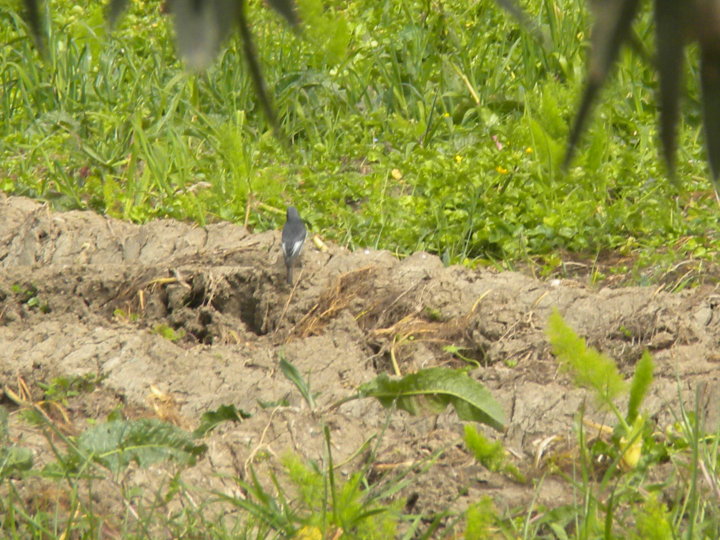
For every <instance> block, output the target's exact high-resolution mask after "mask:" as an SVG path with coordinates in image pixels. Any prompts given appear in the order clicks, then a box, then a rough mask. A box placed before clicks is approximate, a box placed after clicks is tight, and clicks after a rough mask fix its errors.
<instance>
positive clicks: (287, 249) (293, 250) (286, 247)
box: [282, 235, 305, 259]
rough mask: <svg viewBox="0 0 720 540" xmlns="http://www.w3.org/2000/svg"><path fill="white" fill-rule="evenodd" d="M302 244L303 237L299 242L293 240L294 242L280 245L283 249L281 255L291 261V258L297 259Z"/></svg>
mask: <svg viewBox="0 0 720 540" xmlns="http://www.w3.org/2000/svg"><path fill="white" fill-rule="evenodd" d="M304 243H305V236H304V235H303V237H302V238H300V239H299V240H295V242H292V243H291V242H287V243H284V244H283V245H282V249H283V255H285V258H286V259H292V258H293V257H297V256H298V255H299V254H300V250H301V249H302V247H303V244H304Z"/></svg>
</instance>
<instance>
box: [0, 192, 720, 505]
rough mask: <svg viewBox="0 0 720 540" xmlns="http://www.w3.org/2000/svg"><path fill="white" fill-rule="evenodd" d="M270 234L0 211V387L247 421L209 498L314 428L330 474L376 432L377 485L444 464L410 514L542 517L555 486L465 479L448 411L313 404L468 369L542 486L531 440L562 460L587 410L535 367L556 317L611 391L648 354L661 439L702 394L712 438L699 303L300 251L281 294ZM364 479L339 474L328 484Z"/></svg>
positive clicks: (28, 208)
mask: <svg viewBox="0 0 720 540" xmlns="http://www.w3.org/2000/svg"><path fill="white" fill-rule="evenodd" d="M278 237H279V234H278V232H276V231H271V232H267V233H262V234H257V235H255V234H249V233H248V232H247V231H246V230H244V229H242V228H241V227H238V226H235V225H231V224H227V223H223V224H216V225H209V226H208V227H206V228H199V227H194V226H191V225H187V224H182V223H177V222H174V221H171V220H165V221H156V222H152V223H148V224H147V225H143V226H137V225H133V224H129V223H125V222H121V221H117V220H113V219H108V218H105V217H102V216H99V215H96V214H92V213H89V212H67V213H54V212H51V211H50V210H48V209H47V208H46V207H45V206H43V205H40V204H38V203H37V202H33V201H30V200H27V199H23V198H15V197H11V198H3V199H0V267H2V274H1V276H0V322H2V324H1V325H0V350H2V351H3V354H2V355H0V376H1V377H2V379H3V380H4V381H15V380H16V379H17V377H18V376H19V377H21V378H23V380H25V381H26V382H27V383H28V384H29V385H30V386H33V385H34V384H37V383H38V382H45V381H47V379H48V378H49V377H54V376H58V375H85V374H88V373H92V374H96V375H97V376H98V379H99V380H101V381H102V382H101V383H100V389H99V390H98V392H93V393H90V394H88V395H87V400H88V401H89V402H88V403H85V404H84V405H83V407H77V409H76V410H75V409H73V419H74V421H75V422H77V424H78V426H82V425H84V415H86V414H87V411H90V410H94V411H95V417H96V418H100V417H102V415H103V414H106V413H108V412H110V410H111V409H112V407H115V406H117V403H118V402H121V403H122V404H123V407H125V408H131V409H132V408H134V409H132V410H137V411H145V412H144V413H142V414H152V409H151V407H150V406H149V405H148V395H149V394H150V388H151V386H152V385H155V386H156V387H159V388H160V389H161V390H162V391H163V392H166V393H168V394H169V395H172V396H173V397H174V398H175V400H176V401H177V404H178V405H177V409H178V415H179V418H180V419H181V421H182V422H184V423H185V425H187V426H193V425H195V424H196V423H197V421H198V419H199V416H200V415H201V414H202V413H203V412H205V411H207V410H209V409H211V408H216V407H218V406H219V405H222V404H229V403H232V404H235V405H236V406H237V407H238V408H240V409H243V410H245V411H247V412H249V413H251V414H252V417H251V418H250V419H248V420H246V421H244V422H243V423H241V424H232V425H230V424H228V425H223V426H222V427H221V428H219V429H218V430H217V431H216V432H213V433H212V434H211V436H210V437H209V448H210V449H209V454H208V456H207V458H206V459H204V460H203V461H202V462H201V463H200V464H199V465H198V466H197V467H195V468H194V469H192V470H189V471H186V475H187V477H188V481H196V482H197V483H198V484H200V485H203V486H206V487H212V488H214V489H220V490H223V489H226V487H225V486H224V484H223V483H222V482H220V481H219V480H218V476H217V475H216V474H215V473H220V474H228V475H234V474H238V462H240V463H245V462H246V461H247V462H248V463H249V462H251V461H252V459H253V456H255V455H256V454H257V452H258V451H259V450H260V449H264V450H268V451H269V452H270V455H275V456H279V455H282V454H283V452H285V451H288V450H292V451H295V452H298V453H300V454H302V455H303V456H305V457H307V458H311V459H319V458H320V457H322V456H323V455H324V449H323V440H322V436H321V428H320V420H322V421H324V422H326V423H327V424H328V425H329V426H330V427H331V432H332V437H333V445H334V451H335V452H336V455H335V456H334V457H335V461H336V462H337V463H344V462H345V460H346V459H348V458H350V457H351V456H353V455H354V453H355V452H356V451H357V450H358V449H359V448H360V447H361V446H362V445H363V443H365V442H366V441H367V440H368V438H369V437H370V436H371V435H373V434H376V433H381V432H383V433H384V435H383V436H382V439H381V442H380V443H379V445H378V449H377V459H378V462H379V463H381V464H383V467H385V468H384V469H383V470H384V471H390V470H400V469H403V468H407V467H416V466H418V464H420V463H422V462H423V460H424V459H426V458H427V457H428V455H430V454H432V452H434V451H436V450H438V449H442V448H445V452H444V454H443V455H442V457H441V458H440V459H439V461H438V464H437V465H436V466H435V467H432V468H431V469H430V470H429V472H427V473H426V474H424V475H422V476H420V477H419V478H418V479H417V480H416V482H415V484H414V485H412V486H410V487H409V488H408V489H406V490H405V491H404V492H403V493H402V494H403V495H406V496H411V495H412V497H413V501H414V509H415V511H416V512H422V511H436V510H437V511H440V510H443V509H445V508H447V507H448V506H449V507H451V508H454V509H462V508H464V507H465V506H467V504H468V503H470V502H473V501H475V500H477V499H478V498H479V497H480V496H482V495H484V494H490V495H491V496H492V497H493V498H494V499H495V500H496V502H497V504H498V506H500V507H514V506H519V505H523V504H527V503H528V502H529V501H531V500H533V498H534V497H535V496H537V502H538V503H539V504H546V505H548V506H554V505H557V504H560V503H563V502H568V501H569V500H570V499H571V498H572V496H573V495H572V491H571V490H568V489H567V485H566V484H564V483H563V482H561V481H560V480H558V479H546V480H545V481H544V482H543V483H542V485H541V487H540V488H538V492H537V493H536V491H535V488H533V487H532V486H526V485H520V484H517V483H514V482H513V481H511V480H509V479H508V478H506V477H504V476H502V475H500V474H496V473H490V472H488V471H486V470H484V469H482V467H480V466H479V465H477V464H476V463H475V461H474V460H473V459H471V457H470V456H469V455H468V454H467V453H466V451H465V450H464V449H463V447H462V445H459V444H458V441H459V440H460V437H461V436H462V423H461V422H459V421H458V419H457V417H456V416H455V415H454V413H451V412H448V413H444V414H442V415H440V417H439V418H437V419H435V418H413V417H409V416H408V415H406V414H405V413H394V414H393V415H392V418H391V420H390V422H389V424H388V414H389V413H388V412H387V411H385V410H384V409H382V408H380V407H379V405H377V404H376V403H374V402H371V401H369V400H360V401H351V402H349V403H347V404H345V405H343V406H341V407H339V408H337V409H329V406H330V405H332V404H333V403H334V402H336V401H337V400H339V399H342V398H344V397H346V396H348V395H351V394H352V393H353V392H354V391H355V389H356V388H357V387H358V386H359V385H360V384H362V383H364V382H367V381H369V380H371V379H372V378H374V377H375V376H376V375H377V374H378V372H392V368H391V358H394V359H395V360H396V362H397V363H398V365H399V367H400V369H401V371H402V372H403V373H410V372H412V371H415V370H417V369H421V368H426V367H431V366H436V365H446V366H466V365H468V363H470V364H471V365H472V366H476V365H477V366H478V367H474V369H473V370H472V372H471V374H472V376H473V377H475V378H477V379H479V380H481V381H482V382H483V383H484V384H485V385H487V386H488V387H489V388H490V389H491V391H492V393H493V394H494V395H495V396H496V398H497V399H498V400H499V401H500V402H501V403H502V405H503V406H504V408H505V410H506V412H507V416H508V418H509V423H508V430H507V432H506V433H505V434H503V435H502V436H501V437H502V439H503V442H504V444H505V445H506V447H507V448H508V449H510V450H511V451H512V452H513V454H514V455H515V456H517V461H518V464H519V466H520V467H521V468H522V469H523V470H525V471H527V472H528V473H529V474H530V476H533V475H535V476H538V477H539V476H541V475H542V474H543V472H544V469H543V464H542V463H540V464H539V465H536V464H535V459H536V456H537V452H538V443H539V441H542V440H545V439H547V438H548V437H551V436H556V437H557V440H558V441H565V443H566V444H567V445H572V444H573V441H575V436H574V434H573V424H574V419H575V416H576V413H577V411H578V409H579V408H580V407H581V405H582V404H583V403H584V402H586V401H587V398H588V394H587V392H585V391H583V390H580V389H577V388H574V387H573V386H572V385H571V384H570V383H569V381H568V379H567V377H566V376H565V375H563V374H562V373H559V372H558V368H557V364H556V362H555V360H554V359H553V358H552V356H551V355H550V353H549V348H548V345H547V342H546V339H545V335H544V327H545V324H546V322H547V319H548V316H549V315H550V313H551V312H552V310H553V309H558V310H559V311H560V313H561V314H562V315H563V316H564V317H565V319H566V321H567V322H568V324H570V325H571V326H572V327H573V328H574V329H575V330H576V331H577V332H578V333H579V334H580V335H582V336H583V337H585V338H586V339H587V340H588V342H589V343H590V344H591V345H593V346H595V347H597V348H599V349H600V350H601V351H603V352H606V353H608V354H610V355H611V356H613V357H614V358H616V359H617V360H618V362H619V364H620V366H621V369H622V370H623V371H624V372H625V373H626V374H628V375H629V374H631V373H632V370H633V367H634V365H635V363H636V361H637V360H638V358H639V357H640V355H641V354H642V352H643V351H644V350H645V349H649V350H650V351H651V352H652V353H653V355H654V359H655V362H656V366H657V367H656V369H657V374H656V375H657V379H656V381H655V382H654V383H653V386H652V387H651V391H650V395H649V397H648V399H647V401H646V408H647V410H648V412H649V414H650V415H651V416H652V417H653V418H655V419H656V420H657V422H658V424H659V425H660V426H661V427H662V426H665V425H667V424H668V423H670V422H673V421H674V417H673V412H674V411H677V407H678V402H679V400H680V399H682V400H684V402H685V404H686V405H688V406H689V408H692V403H693V402H694V396H695V391H696V389H697V388H698V383H699V382H701V381H704V382H705V383H706V384H705V385H704V393H703V395H702V406H703V413H704V414H705V420H706V422H707V425H708V427H709V428H710V429H712V428H714V427H715V426H716V425H717V422H718V411H719V410H720V400H719V392H720V390H719V388H720V386H719V385H718V379H719V378H720V367H719V366H720V353H718V349H717V344H718V343H720V295H718V294H717V291H716V289H715V288H714V287H711V286H707V285H706V286H703V287H701V288H698V289H694V290H686V291H683V292H682V293H678V294H667V293H657V292H656V291H655V290H654V289H652V288H640V287H631V288H624V289H600V290H592V289H588V288H586V287H584V286H583V285H582V284H580V283H578V282H575V281H571V280H565V281H557V280H555V281H552V282H545V281H540V280H536V279H532V278H530V277H528V276H525V275H522V274H518V273H512V272H505V273H493V272H489V271H484V270H480V271H474V270H469V269H467V268H462V267H444V266H443V265H442V263H441V262H440V260H439V259H438V258H437V257H434V256H430V255H428V254H425V253H416V254H415V255H413V256H411V257H408V258H406V259H404V260H398V259H397V258H395V257H394V256H392V255H391V254H390V253H387V252H382V251H380V252H378V251H364V250H359V251H356V252H353V253H350V252H348V251H347V250H344V249H342V248H338V247H330V248H329V249H328V251H326V252H319V251H317V250H316V249H315V248H314V247H313V245H312V243H311V242H308V244H307V250H306V252H305V254H304V261H303V268H302V271H301V272H298V274H300V277H299V280H298V282H297V284H296V286H295V287H294V288H290V287H288V285H287V284H286V283H285V273H284V266H283V264H282V260H281V256H280V250H279V244H278V240H279V238H278ZM163 327H168V328H171V329H173V331H174V332H175V335H174V338H175V340H174V341H171V340H169V339H166V337H163V335H162V332H160V331H159V330H158V329H159V328H163ZM449 346H450V347H449ZM281 356H284V357H285V358H287V359H288V360H289V361H291V362H292V363H293V364H295V365H296V367H297V368H298V370H299V371H300V372H301V373H302V374H303V376H304V377H306V378H307V379H308V380H309V381H310V384H311V388H312V391H313V393H314V394H315V395H316V400H317V403H318V410H317V411H315V413H313V412H312V411H310V410H308V408H307V406H306V404H305V403H304V402H303V401H302V399H301V398H300V396H299V394H298V392H297V390H296V389H295V387H294V386H293V385H292V384H291V383H289V382H288V381H287V380H286V379H285V378H284V377H283V375H282V374H281V373H280V372H279V370H278V361H279V358H280V357H281ZM678 394H680V395H678ZM108 395H110V396H113V399H108V397H107V396H108ZM93 400H97V407H96V408H95V409H93V406H92V403H93ZM267 403H275V404H279V403H287V405H282V406H281V405H278V406H275V407H272V408H266V407H264V406H263V405H262V404H267ZM587 408H588V415H589V416H591V417H593V419H594V420H595V421H596V422H598V423H602V422H610V419H609V418H607V417H606V416H605V415H604V414H600V413H596V412H594V411H593V410H592V406H591V403H590V402H588V403H587ZM138 414H140V413H138ZM386 424H387V425H388V427H387V429H384V427H385V426H386ZM383 430H384V431H383ZM558 444H560V443H558ZM38 445H39V446H38V451H39V452H41V455H44V459H47V460H50V459H52V454H51V453H50V451H49V450H48V449H47V448H43V447H42V446H41V443H40V442H38ZM230 449H232V451H231V450H230ZM43 453H44V454H43ZM238 460H239V461H238ZM361 464H362V462H361V460H359V459H358V458H356V459H354V460H350V461H349V462H348V463H347V464H346V465H344V466H343V467H342V471H343V472H344V473H350V472H351V471H353V470H356V469H357V468H358V467H359V466H361ZM275 465H277V462H276V461H273V460H270V461H269V462H268V463H263V464H258V467H259V470H261V471H262V470H267V467H274V466H275ZM263 468H264V469H263ZM386 475H387V473H381V472H378V474H377V477H378V478H384V477H385V476H386ZM136 480H137V481H138V482H140V483H142V482H147V483H150V484H151V483H152V482H153V478H152V473H151V472H149V471H137V473H136ZM459 494H460V495H459Z"/></svg>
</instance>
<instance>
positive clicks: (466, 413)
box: [359, 367, 505, 431]
mask: <svg viewBox="0 0 720 540" xmlns="http://www.w3.org/2000/svg"><path fill="white" fill-rule="evenodd" d="M359 390H360V394H361V395H362V396H363V397H374V398H377V399H378V400H379V401H380V403H381V404H382V405H383V407H391V406H392V405H393V404H397V407H398V408H400V409H402V410H404V411H407V412H409V413H410V414H413V415H419V414H439V413H441V412H443V411H444V410H445V409H446V408H447V406H448V405H452V406H453V407H455V412H456V413H457V415H458V417H460V419H462V420H472V421H475V422H482V423H483V424H487V425H488V426H491V427H493V428H495V429H497V430H498V431H502V430H503V429H504V423H505V415H504V413H503V410H502V408H501V407H500V405H499V404H498V403H497V402H496V401H495V399H493V397H492V395H491V394H490V392H489V391H488V390H487V388H485V387H484V386H483V385H482V384H481V383H479V382H478V381H476V380H474V379H471V378H470V377H469V376H468V374H467V373H465V372H464V371H459V370H455V369H448V368H440V367H436V368H430V369H424V370H421V371H418V372H417V373H412V374H410V375H406V376H405V377H402V378H400V379H390V377H388V376H387V375H386V374H384V373H383V374H382V375H380V376H379V377H377V378H376V379H374V380H373V381H370V382H369V383H366V384H364V385H362V386H361V387H360V389H359Z"/></svg>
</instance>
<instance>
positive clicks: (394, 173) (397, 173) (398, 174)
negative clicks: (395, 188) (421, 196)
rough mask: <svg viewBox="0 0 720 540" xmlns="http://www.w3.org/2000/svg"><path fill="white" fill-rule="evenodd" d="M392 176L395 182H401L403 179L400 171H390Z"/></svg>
mask: <svg viewBox="0 0 720 540" xmlns="http://www.w3.org/2000/svg"><path fill="white" fill-rule="evenodd" d="M390 174H391V175H392V177H393V178H394V179H395V180H400V179H401V178H402V177H403V175H402V173H401V172H400V169H393V170H392V171H390Z"/></svg>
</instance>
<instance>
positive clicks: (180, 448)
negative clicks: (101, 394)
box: [77, 418, 207, 472]
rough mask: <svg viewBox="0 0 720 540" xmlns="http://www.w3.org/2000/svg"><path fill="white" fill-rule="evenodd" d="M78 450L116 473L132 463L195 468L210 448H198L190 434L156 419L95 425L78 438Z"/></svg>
mask: <svg viewBox="0 0 720 540" xmlns="http://www.w3.org/2000/svg"><path fill="white" fill-rule="evenodd" d="M77 442H78V450H79V452H80V453H82V454H85V455H89V456H90V457H91V458H92V459H94V460H95V461H97V462H98V463H101V464H102V465H104V466H105V467H107V468H109V469H110V470H111V471H113V472H118V471H121V470H123V469H125V468H126V467H127V466H128V465H129V464H130V462H132V461H134V462H136V463H137V464H138V465H139V466H140V467H147V466H149V465H152V464H153V463H156V462H158V461H164V460H175V461H177V462H178V463H181V464H185V465H193V464H194V463H195V460H196V458H197V457H198V456H200V455H201V454H203V453H204V452H205V451H206V450H207V446H205V445H204V444H203V445H198V444H196V443H195V441H194V440H193V437H192V435H191V434H190V433H188V432H186V431H184V430H182V429H180V428H179V427H176V426H174V425H172V424H168V423H167V422H162V421H161V420H157V419H155V418H143V419H140V420H115V421H111V422H105V423H103V424H98V425H95V426H93V427H91V428H89V429H88V430H87V431H85V432H84V433H82V434H81V435H80V436H79V437H78V441H77Z"/></svg>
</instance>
